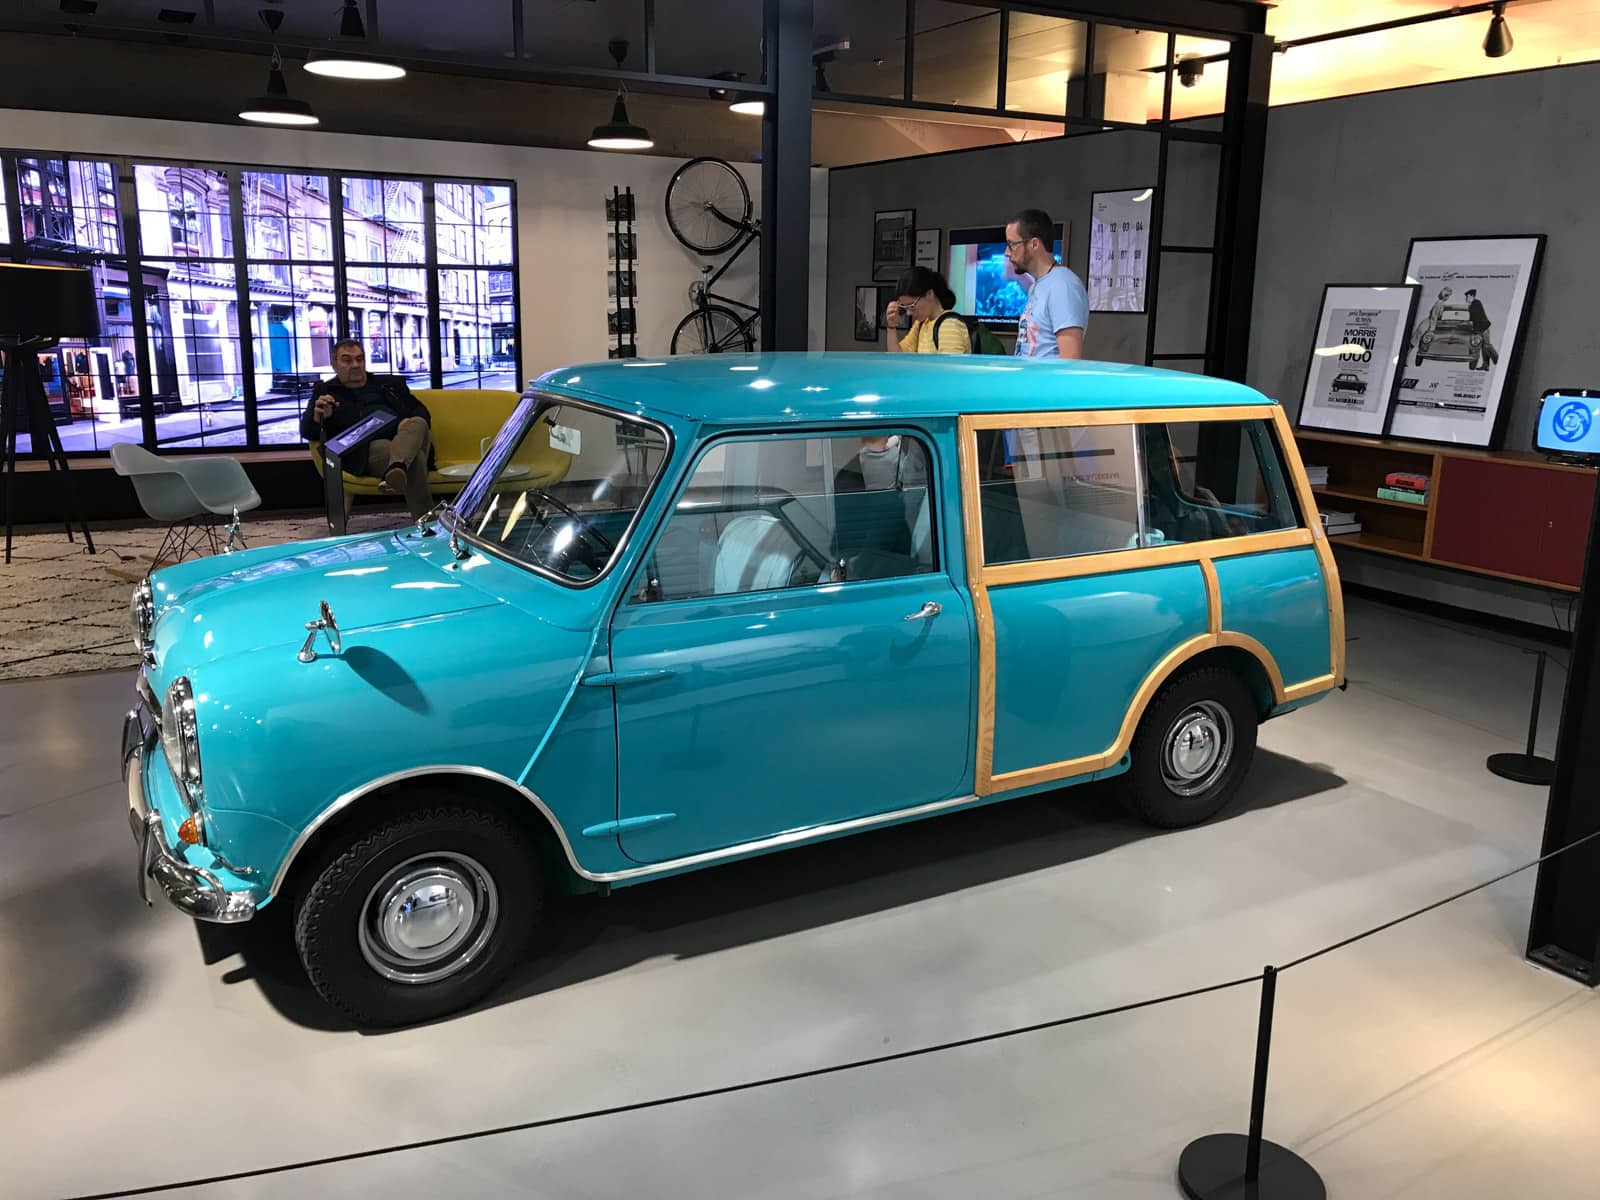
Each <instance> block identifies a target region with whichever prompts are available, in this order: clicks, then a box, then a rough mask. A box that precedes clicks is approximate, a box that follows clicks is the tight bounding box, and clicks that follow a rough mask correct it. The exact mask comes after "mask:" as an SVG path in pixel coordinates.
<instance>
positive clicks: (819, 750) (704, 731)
mask: <svg viewBox="0 0 1600 1200" xmlns="http://www.w3.org/2000/svg"><path fill="white" fill-rule="evenodd" d="M930 455H931V449H930V444H929V443H928V442H927V441H926V440H924V439H923V438H922V437H921V436H918V435H913V434H910V433H904V434H900V435H898V436H896V435H888V434H886V435H883V436H878V437H873V436H868V437H863V436H861V435H860V434H859V433H857V432H855V431H852V433H851V435H850V436H843V435H838V436H833V435H829V436H817V435H811V436H797V437H774V436H773V435H764V436H761V437H752V438H731V439H727V440H724V441H722V442H720V443H717V444H714V446H713V447H712V448H711V449H709V450H707V451H706V452H705V453H703V454H702V456H701V457H700V459H699V460H698V462H697V463H696V465H695V468H694V470H693V472H692V474H691V477H690V480H689V483H688V485H687V486H686V488H685V490H684V491H683V493H682V494H681V495H680V497H679V499H678V501H677V504H676V507H675V510H674V512H673V514H672V515H671V516H670V517H669V518H668V520H667V521H666V522H665V523H664V525H663V528H662V530H661V531H660V534H659V536H658V538H657V540H656V541H655V543H654V544H653V546H652V548H651V551H650V553H649V554H648V555H647V558H646V562H645V564H644V570H643V574H642V575H641V577H640V579H639V581H638V582H637V583H636V584H635V585H634V586H633V587H632V588H631V589H630V595H629V597H628V598H627V599H626V600H625V601H624V602H623V603H622V604H621V605H620V606H619V608H618V610H617V613H616V615H615V617H614V619H613V621H612V626H611V636H610V662H609V671H610V682H611V685H612V686H613V688H614V694H615V698H616V712H617V749H618V763H619V766H618V818H619V835H618V836H619V838H620V841H621V846H622V849H623V850H624V852H625V853H627V854H628V855H629V856H630V857H632V858H634V859H635V860H637V861H639V862H648V863H656V862H663V861H668V860H672V859H676V858H682V857H686V856H690V855H695V854H702V853H706V852H710V851H715V850H718V849H721V848H725V847H729V846H736V845H739V844H741V843H748V842H754V841H759V840H762V839H766V838H771V837H776V836H779V835H783V834H787V833H797V834H800V833H801V831H807V830H811V831H815V830H817V829H818V827H823V826H834V825H839V824H842V823H845V822H849V821H852V820H856V819H859V818H863V817H871V816H874V815H877V814H882V813H886V812H890V811H893V810H897V809H901V808H906V807H910V806H914V805H918V804H923V803H927V802H931V801H938V800H942V799H945V798H948V797H951V796H957V795H961V794H963V793H966V792H969V791H970V789H971V772H972V768H971V750H972V737H971V729H972V720H973V714H972V711H971V702H972V701H971V697H972V677H973V662H972V644H973V636H972V630H971V619H970V615H969V611H968V607H967V603H966V601H965V599H964V596H963V593H962V591H961V589H959V588H957V587H956V586H955V584H954V583H953V582H952V581H951V579H950V577H949V575H948V573H947V572H946V571H945V569H944V566H943V561H942V558H943V556H942V555H941V554H940V552H939V543H940V536H941V534H942V531H941V530H940V529H939V528H938V521H937V510H936V506H935V504H934V502H933V500H934V498H933V495H932V483H931V481H932V478H933V473H932V472H931V471H930V470H929V464H930V461H931V458H930ZM802 836H803V834H802Z"/></svg>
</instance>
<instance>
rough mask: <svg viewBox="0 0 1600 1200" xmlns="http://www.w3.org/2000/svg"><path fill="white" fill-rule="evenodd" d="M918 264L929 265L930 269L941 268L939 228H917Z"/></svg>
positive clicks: (920, 265)
mask: <svg viewBox="0 0 1600 1200" xmlns="http://www.w3.org/2000/svg"><path fill="white" fill-rule="evenodd" d="M917 266H919V267H927V268H928V270H930V271H937V270H938V269H939V231H938V230H937V229H919V230H917Z"/></svg>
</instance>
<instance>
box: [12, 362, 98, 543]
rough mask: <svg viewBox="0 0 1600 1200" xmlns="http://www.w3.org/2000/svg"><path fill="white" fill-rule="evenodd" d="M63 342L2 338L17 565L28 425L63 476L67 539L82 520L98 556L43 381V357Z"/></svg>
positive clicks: (39, 447)
mask: <svg viewBox="0 0 1600 1200" xmlns="http://www.w3.org/2000/svg"><path fill="white" fill-rule="evenodd" d="M58 341H59V339H57V338H44V337H32V338H19V337H4V338H0V353H3V354H4V356H5V384H4V387H3V388H0V474H4V475H5V502H4V508H5V514H6V563H7V564H9V563H10V562H11V530H12V527H13V526H14V525H15V523H16V514H17V509H16V483H17V432H18V429H19V427H20V426H21V425H22V424H23V423H24V421H25V422H26V423H27V426H28V432H29V434H30V435H31V437H32V443H31V444H32V447H33V450H34V452H35V453H38V452H39V451H40V450H43V452H44V455H45V458H46V461H47V462H48V463H49V464H50V473H51V474H52V475H54V474H55V473H56V472H57V471H60V472H61V477H60V479H61V482H60V488H61V492H60V494H61V497H62V500H63V501H64V503H63V504H62V506H61V513H62V520H61V523H62V525H63V526H64V527H65V528H66V531H67V540H68V541H69V542H70V541H72V540H73V537H72V521H73V517H74V516H76V518H77V522H78V527H79V528H80V529H82V530H83V542H84V546H85V548H86V549H87V550H88V552H89V553H90V554H93V553H94V539H93V538H92V537H90V535H89V523H88V522H87V521H85V520H84V519H83V515H82V513H81V512H80V511H79V509H78V497H77V494H76V492H74V491H73V488H72V480H71V479H70V478H69V477H68V475H67V453H66V451H65V450H64V449H62V446H61V435H60V434H59V433H57V432H56V423H55V421H54V419H53V418H52V417H51V416H50V403H49V401H47V400H46V399H45V395H44V380H42V379H41V378H40V377H39V355H40V353H41V352H44V351H48V350H53V349H55V347H56V345H57V344H58Z"/></svg>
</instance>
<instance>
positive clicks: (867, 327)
mask: <svg viewBox="0 0 1600 1200" xmlns="http://www.w3.org/2000/svg"><path fill="white" fill-rule="evenodd" d="M888 307H889V304H888V301H884V303H883V304H881V305H880V304H879V303H878V287H877V285H876V284H872V283H862V284H858V285H856V315H855V328H856V341H858V342H875V341H877V340H878V324H879V322H880V321H882V320H883V310H884V309H886V308H888Z"/></svg>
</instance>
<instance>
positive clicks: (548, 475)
mask: <svg viewBox="0 0 1600 1200" xmlns="http://www.w3.org/2000/svg"><path fill="white" fill-rule="evenodd" d="M413 394H414V395H415V396H416V398H417V399H418V400H420V401H422V403H423V404H425V405H426V406H427V408H428V415H429V416H430V417H431V418H432V429H433V457H434V463H435V469H434V470H432V471H430V472H429V473H428V486H429V487H430V488H431V489H433V492H434V494H435V495H445V496H453V495H455V494H456V493H457V492H459V491H460V490H461V489H462V487H463V486H464V485H465V484H466V482H467V479H468V478H469V477H470V476H471V475H472V470H471V468H472V467H475V466H477V464H478V460H479V459H480V458H481V457H482V455H483V450H482V447H483V445H484V439H485V438H490V437H493V436H494V435H495V434H496V433H498V432H500V427H501V426H502V425H504V424H505V423H506V418H507V417H509V416H510V415H511V410H512V409H514V408H515V407H516V406H517V400H518V399H519V397H518V394H517V393H516V392H512V391H502V390H499V389H491V388H460V389H456V388H444V389H438V390H435V389H433V388H422V389H420V390H419V391H416V392H414V393H413ZM309 445H310V450H311V463H312V465H313V466H314V467H316V469H317V474H318V475H321V474H322V443H320V442H311V443H310V444H309ZM511 465H515V466H520V467H526V468H527V470H528V474H527V475H526V476H523V477H521V478H519V479H518V481H517V482H526V483H527V484H529V485H532V486H537V487H543V486H545V485H547V484H551V483H557V482H559V481H560V480H561V479H562V478H563V477H564V476H565V475H566V473H567V468H568V467H570V466H571V465H572V457H571V455H569V454H567V453H565V452H564V451H562V450H558V449H556V448H554V447H553V446H551V445H550V428H549V426H548V425H546V424H545V423H544V422H543V421H541V422H539V423H538V424H537V425H536V426H535V427H534V428H533V429H532V430H530V431H529V433H528V436H527V437H526V438H524V439H523V442H522V445H521V446H519V447H517V452H516V454H515V455H514V456H513V457H512V459H511ZM378 482H379V481H378V479H377V478H376V477H375V476H371V475H352V474H351V473H350V472H349V471H346V472H345V473H344V490H345V494H346V495H347V496H377V495H380V494H381V493H380V492H379V490H378Z"/></svg>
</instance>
